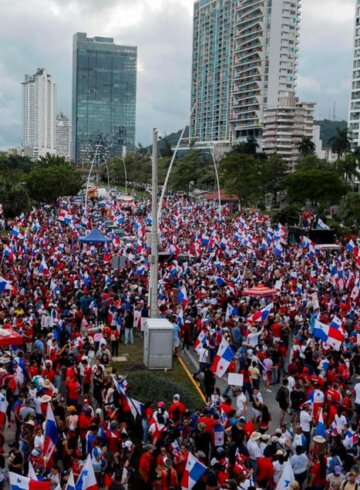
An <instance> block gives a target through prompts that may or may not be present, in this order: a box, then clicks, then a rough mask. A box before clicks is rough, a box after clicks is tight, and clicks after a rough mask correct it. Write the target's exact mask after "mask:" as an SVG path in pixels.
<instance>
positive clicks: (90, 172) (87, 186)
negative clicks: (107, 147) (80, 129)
mask: <svg viewBox="0 0 360 490" xmlns="http://www.w3.org/2000/svg"><path fill="white" fill-rule="evenodd" d="M101 147H102V145H101V144H98V145H96V150H95V155H94V157H93V159H92V160H91V165H90V170H89V174H88V178H87V181H86V192H85V215H86V214H87V205H88V193H89V187H90V179H91V174H92V170H93V167H94V163H95V162H96V159H97V157H98V154H99V151H100V148H101Z"/></svg>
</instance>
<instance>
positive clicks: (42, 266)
mask: <svg viewBox="0 0 360 490" xmlns="http://www.w3.org/2000/svg"><path fill="white" fill-rule="evenodd" d="M39 272H40V273H41V274H48V273H49V267H48V266H47V264H46V262H45V259H44V257H43V259H42V261H41V264H40V267H39Z"/></svg>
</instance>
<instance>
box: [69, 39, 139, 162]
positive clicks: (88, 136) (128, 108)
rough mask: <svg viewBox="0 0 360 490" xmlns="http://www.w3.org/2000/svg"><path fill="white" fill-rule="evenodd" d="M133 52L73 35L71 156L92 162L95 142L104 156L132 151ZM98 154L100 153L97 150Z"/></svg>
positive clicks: (134, 50)
mask: <svg viewBox="0 0 360 490" xmlns="http://www.w3.org/2000/svg"><path fill="white" fill-rule="evenodd" d="M136 72H137V48H136V47H130V46H119V45H117V44H115V43H114V40H113V39H112V38H107V37H94V38H88V37H87V35H86V34H85V33H77V34H75V35H74V44H73V94H72V119H73V123H72V131H73V144H72V149H73V151H72V156H73V159H74V160H75V161H76V162H78V163H83V162H87V161H89V160H90V159H91V158H92V155H93V153H94V151H93V149H94V147H95V146H96V145H97V144H98V142H100V141H101V144H102V146H106V147H107V148H106V154H107V155H108V156H116V155H121V153H122V148H123V146H126V147H127V148H128V149H129V150H133V149H135V117H136V114H135V113H136ZM102 150H104V148H103V149H102Z"/></svg>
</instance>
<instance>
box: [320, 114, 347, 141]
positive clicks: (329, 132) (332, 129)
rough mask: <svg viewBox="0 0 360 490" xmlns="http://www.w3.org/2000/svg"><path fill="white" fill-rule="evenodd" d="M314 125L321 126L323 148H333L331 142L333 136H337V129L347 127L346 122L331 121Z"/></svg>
mask: <svg viewBox="0 0 360 490" xmlns="http://www.w3.org/2000/svg"><path fill="white" fill-rule="evenodd" d="M314 124H316V125H317V126H320V138H321V140H322V142H323V148H330V147H331V143H330V140H331V138H332V137H333V136H336V128H339V129H343V128H346V127H347V122H346V121H330V120H329V119H323V120H322V121H315V122H314Z"/></svg>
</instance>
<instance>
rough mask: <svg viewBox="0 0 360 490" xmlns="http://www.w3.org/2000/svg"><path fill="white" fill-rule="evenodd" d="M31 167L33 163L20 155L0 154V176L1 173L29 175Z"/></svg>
mask: <svg viewBox="0 0 360 490" xmlns="http://www.w3.org/2000/svg"><path fill="white" fill-rule="evenodd" d="M32 166H33V162H32V161H31V160H30V158H28V157H22V156H20V155H8V154H6V153H1V154H0V174H2V173H3V172H14V171H16V172H18V173H19V174H20V173H22V174H26V173H29V172H30V170H31V168H32Z"/></svg>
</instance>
